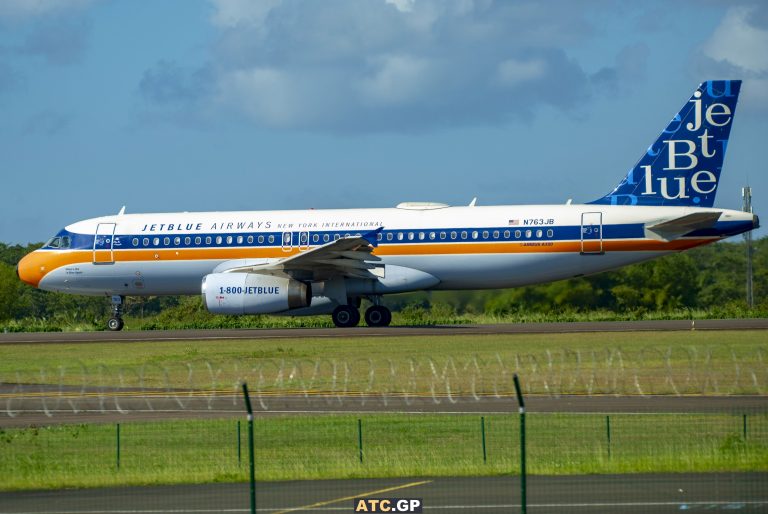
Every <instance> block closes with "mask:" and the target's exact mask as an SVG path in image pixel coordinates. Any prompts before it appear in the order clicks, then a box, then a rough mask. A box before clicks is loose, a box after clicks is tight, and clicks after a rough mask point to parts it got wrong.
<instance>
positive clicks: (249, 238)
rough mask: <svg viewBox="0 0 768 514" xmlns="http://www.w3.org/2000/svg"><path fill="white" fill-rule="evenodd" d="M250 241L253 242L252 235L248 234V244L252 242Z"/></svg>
mask: <svg viewBox="0 0 768 514" xmlns="http://www.w3.org/2000/svg"><path fill="white" fill-rule="evenodd" d="M252 243H253V236H248V244H252Z"/></svg>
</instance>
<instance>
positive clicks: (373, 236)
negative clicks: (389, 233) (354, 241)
mask: <svg viewBox="0 0 768 514" xmlns="http://www.w3.org/2000/svg"><path fill="white" fill-rule="evenodd" d="M382 230H384V227H379V228H377V229H376V230H372V231H370V232H366V233H365V234H363V235H362V238H363V239H365V240H366V241H368V242H369V243H370V244H371V246H373V247H374V248H376V247H377V246H379V234H381V231H382Z"/></svg>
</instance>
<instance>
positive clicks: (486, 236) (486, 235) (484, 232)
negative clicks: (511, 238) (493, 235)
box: [483, 230, 488, 239]
mask: <svg viewBox="0 0 768 514" xmlns="http://www.w3.org/2000/svg"><path fill="white" fill-rule="evenodd" d="M483 239H488V231H487V230H483Z"/></svg>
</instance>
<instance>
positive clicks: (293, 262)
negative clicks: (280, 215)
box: [224, 227, 383, 280]
mask: <svg viewBox="0 0 768 514" xmlns="http://www.w3.org/2000/svg"><path fill="white" fill-rule="evenodd" d="M382 229H383V227H381V228H378V229H376V230H374V231H372V232H368V233H366V234H363V235H359V236H348V237H342V238H341V239H337V240H335V241H331V242H329V243H327V244H324V245H322V246H318V247H315V248H312V249H311V250H307V251H305V252H301V253H298V254H295V255H292V256H290V257H286V258H285V259H279V260H277V261H272V262H268V263H259V264H253V265H246V266H236V267H232V268H229V269H226V270H224V272H225V273H261V274H265V275H282V276H286V275H287V276H290V277H291V278H295V279H297V280H326V279H329V278H331V277H336V276H342V277H350V278H368V279H375V278H378V275H377V274H376V273H375V271H376V270H375V268H376V265H375V264H373V263H374V262H377V261H380V260H381V259H380V258H379V257H377V256H375V255H373V253H372V252H373V250H374V248H375V247H376V246H377V237H378V235H379V233H380V232H381V231H382Z"/></svg>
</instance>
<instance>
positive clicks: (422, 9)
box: [145, 0, 625, 132]
mask: <svg viewBox="0 0 768 514" xmlns="http://www.w3.org/2000/svg"><path fill="white" fill-rule="evenodd" d="M210 1H211V2H212V5H213V7H214V9H213V15H212V17H211V23H212V24H213V25H214V26H215V27H216V28H217V29H218V31H219V37H218V38H217V39H216V44H215V46H214V48H213V49H212V56H211V59H210V62H209V63H207V64H205V65H204V66H203V67H202V68H204V69H205V70H206V73H205V74H203V76H205V77H210V84H211V87H210V90H208V92H207V93H205V94H207V95H208V102H209V105H213V106H214V107H215V108H221V107H224V106H226V108H227V112H228V113H229V111H230V110H235V111H236V112H240V113H243V114H244V115H245V116H247V117H248V118H250V119H251V120H252V121H253V122H254V123H255V124H258V125H261V126H266V127H280V128H293V129H308V130H331V131H355V132H359V131H380V130H386V131H391V130H395V131H399V130H406V131H410V130H423V129H427V128H433V127H444V126H457V125H475V124H487V123H493V124H495V123H502V122H506V121H508V120H515V119H530V118H531V117H532V116H533V114H534V113H535V112H536V110H537V109H538V108H539V107H540V106H541V105H549V106H552V107H554V108H555V109H558V110H562V111H565V112H572V111H574V110H576V109H579V108H581V107H582V104H583V103H584V101H585V100H587V99H588V98H589V97H590V96H591V92H592V90H593V88H594V87H595V86H594V84H593V83H592V81H590V77H589V76H588V74H587V73H586V72H585V71H584V69H583V68H582V66H581V64H580V63H579V62H577V61H576V60H574V59H573V58H572V57H570V56H569V55H568V53H567V51H566V50H564V48H567V47H568V46H569V45H572V44H574V42H578V41H582V40H583V39H584V38H585V37H589V35H590V34H591V28H590V22H589V21H587V17H586V16H585V11H586V10H587V9H585V8H584V7H583V6H577V5H574V4H573V3H572V2H570V1H569V0H552V1H551V3H548V4H546V5H541V4H539V3H531V2H510V1H508V0H367V1H360V0H323V1H311V2H306V1H302V0H268V1H251V0H210ZM150 71H151V70H150ZM610 71H611V70H610V69H608V72H610ZM155 75H158V74H157V73H154V72H151V73H148V74H145V77H155ZM166 75H167V74H162V76H161V77H159V78H163V80H161V81H154V82H151V83H148V85H157V86H158V87H161V89H158V90H157V91H158V92H160V93H162V94H150V95H148V96H145V98H147V99H148V100H149V101H151V102H154V103H156V104H165V105H169V106H173V105H182V102H175V101H174V100H173V99H172V98H167V96H168V95H167V94H166V93H169V94H171V95H173V94H176V93H175V92H176V91H178V94H179V95H181V94H182V93H183V92H184V91H186V90H187V89H188V88H185V87H180V86H183V85H184V83H185V82H184V80H182V79H183V78H184V77H183V76H178V75H179V74H178V73H177V74H175V75H177V76H176V77H174V76H169V77H166ZM183 75H190V76H195V72H194V71H185V72H184V74H183ZM166 78H167V79H169V80H165V79H166ZM171 79H172V80H171ZM179 80H181V82H180V83H179ZM623 80H625V76H624V74H623V73H612V75H611V81H612V82H611V83H612V84H614V83H615V84H616V87H619V86H620V85H621V82H622V81H623ZM155 82H157V84H155ZM177 83H179V84H177ZM563 83H567V84H568V87H567V88H563V87H562V84H563ZM177 86H179V87H177ZM152 91H154V90H150V91H149V92H150V93H151V92H152ZM196 91H197V90H196ZM198 105H199V107H202V104H200V103H198ZM158 106H159V107H162V105H158Z"/></svg>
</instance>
